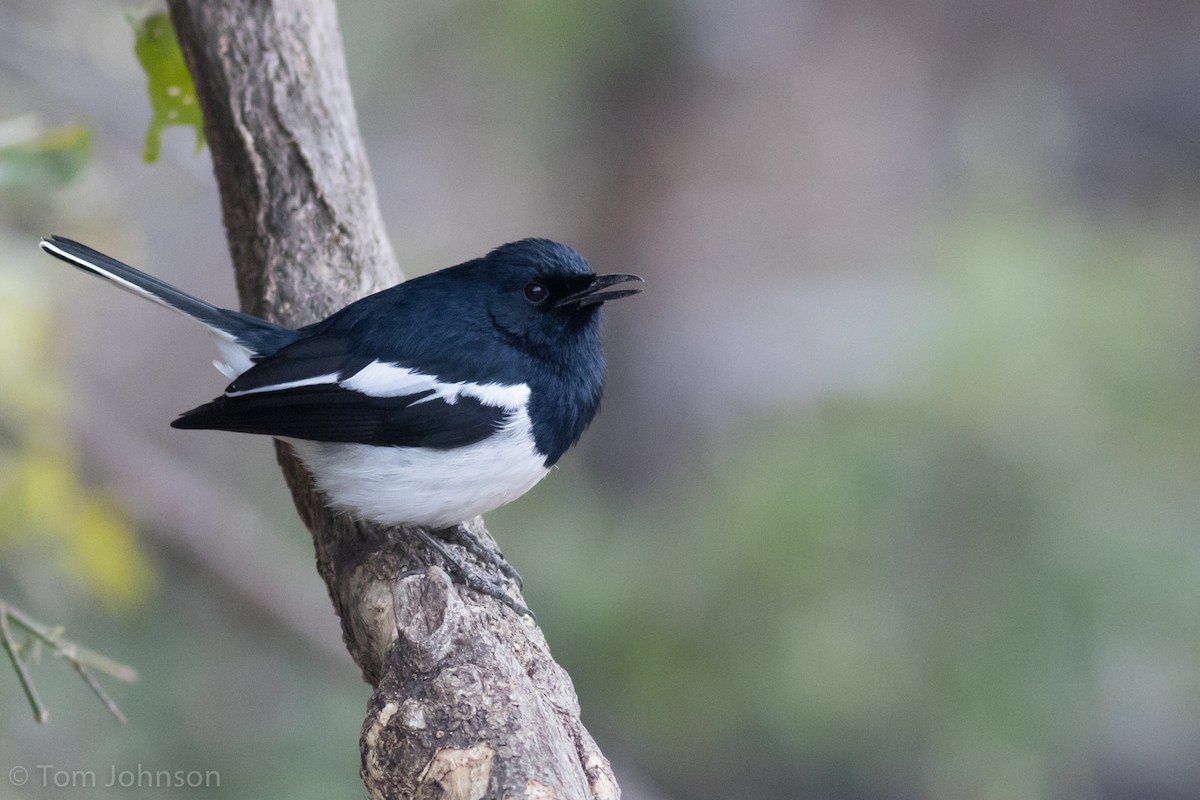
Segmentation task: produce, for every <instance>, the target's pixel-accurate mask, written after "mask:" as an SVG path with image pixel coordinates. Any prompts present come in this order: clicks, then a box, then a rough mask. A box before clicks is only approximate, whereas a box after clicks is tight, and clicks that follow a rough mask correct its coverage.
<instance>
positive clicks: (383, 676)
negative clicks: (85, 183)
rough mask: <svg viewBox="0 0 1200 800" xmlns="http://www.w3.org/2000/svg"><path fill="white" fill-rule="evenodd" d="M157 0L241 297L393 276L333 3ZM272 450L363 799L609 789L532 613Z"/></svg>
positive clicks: (307, 314)
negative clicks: (185, 86) (350, 513)
mask: <svg viewBox="0 0 1200 800" xmlns="http://www.w3.org/2000/svg"><path fill="white" fill-rule="evenodd" d="M168 5H169V7H170V11H171V18H172V21H173V22H174V25H175V28H176V32H177V35H178V37H179V42H180V46H181V47H182V49H183V52H184V56H185V58H186V59H187V62H188V66H189V68H190V69H191V71H192V77H193V79H194V80H195V84H196V90H197V95H198V98H199V100H200V104H201V106H202V108H203V110H204V118H205V135H206V136H207V138H208V142H209V147H210V148H211V150H212V158H213V168H214V170H215V172H216V176H217V183H218V185H219V188H220V194H221V205H222V210H223V214H224V220H225V227H226V234H227V236H228V239H229V249H230V253H231V255H232V258H233V265H234V270H235V272H236V275H237V286H238V292H239V295H240V297H241V302H242V307H243V308H244V309H245V310H246V311H248V312H250V313H254V314H257V315H259V316H262V317H265V318H267V319H270V320H273V321H276V322H279V323H281V324H285V325H290V326H296V325H302V324H306V323H309V322H313V321H315V320H317V319H319V318H321V317H323V316H325V315H327V314H329V313H331V312H332V311H334V310H336V309H337V308H339V307H341V306H343V305H345V304H346V303H347V302H349V301H351V300H354V299H356V298H358V297H361V296H362V295H364V294H367V293H369V292H372V291H376V290H378V289H381V288H384V287H385V286H387V285H390V284H392V283H394V282H395V281H396V280H397V279H398V278H399V271H398V269H397V268H396V263H395V259H394V256H393V255H392V252H391V250H390V248H389V246H388V244H387V240H386V235H385V233H384V229H383V224H382V221H381V218H380V214H379V209H378V206H377V203H376V196H375V190H374V186H373V185H372V183H371V180H370V174H369V169H368V166H367V160H366V155H365V153H364V150H363V146H362V142H361V140H360V138H359V134H358V129H357V123H356V121H355V116H354V108H353V102H352V99H351V95H350V90H349V84H348V81H347V78H346V70H345V61H344V56H343V53H342V49H341V37H340V33H339V30H338V26H337V19H336V15H335V10H334V5H333V2H332V0H277V2H270V3H268V2H263V1H262V0H169V2H168ZM276 449H277V453H278V457H279V461H280V464H281V466H282V468H283V472H284V475H285V477H286V479H287V481H288V485H289V486H290V487H291V490H292V495H293V498H294V499H295V501H296V507H297V509H298V510H299V512H300V516H301V517H302V518H303V520H304V522H305V524H306V525H307V526H308V528H309V530H310V531H311V532H312V535H313V541H314V543H315V546H316V555H317V569H318V571H319V572H320V574H321V576H322V578H324V580H325V583H326V585H327V587H328V589H329V594H330V598H331V599H332V601H333V604H334V606H335V608H336V610H337V612H338V615H339V617H340V618H341V621H342V632H343V637H344V639H345V643H346V647H347V649H348V650H349V651H350V654H351V656H352V657H353V658H354V660H355V662H356V663H357V664H358V665H359V667H360V668H361V670H362V673H363V676H364V678H365V679H366V680H367V682H368V683H370V684H371V685H372V686H373V687H374V688H375V692H374V694H373V695H372V698H371V701H370V705H369V709H368V716H367V719H366V721H365V723H364V725H363V733H362V739H361V743H360V746H361V752H362V758H363V763H362V776H363V780H364V782H365V783H366V786H367V789H368V792H369V794H370V796H371V797H372V798H400V797H405V798H409V797H421V798H425V797H430V798H432V797H447V798H464V799H465V798H483V797H513V798H520V797H540V798H541V797H544V798H585V797H599V798H615V797H618V796H619V789H618V788H617V785H616V782H615V781H614V780H613V776H612V772H611V769H610V767H609V765H608V762H607V760H605V758H604V756H603V755H602V754H601V753H600V750H599V749H598V748H597V747H596V744H595V742H594V741H593V740H592V738H591V736H590V735H589V734H588V732H587V730H586V729H585V728H584V727H583V724H582V723H581V722H580V720H579V707H578V701H577V700H576V698H575V692H574V688H573V687H572V685H571V681H570V678H569V677H568V676H567V674H566V672H565V671H563V670H562V668H561V667H559V666H558V665H557V664H556V663H555V662H554V660H553V659H552V658H551V657H550V653H549V650H548V648H547V647H546V642H545V639H544V638H543V637H542V635H541V631H540V630H538V628H537V626H536V625H535V624H534V623H533V622H532V621H531V620H529V619H528V618H525V617H520V616H518V615H516V614H514V613H513V612H512V611H511V610H509V609H508V608H506V607H504V606H503V605H501V604H500V603H499V602H497V601H496V600H494V599H493V598H490V597H482V596H478V595H476V594H474V593H470V592H464V591H463V590H462V589H461V588H460V587H459V586H457V585H455V584H452V583H451V582H450V580H449V579H448V578H447V576H446V574H445V573H444V572H442V570H440V569H438V568H436V567H432V568H428V569H423V570H422V571H419V572H416V573H413V572H411V569H412V568H413V567H423V566H424V564H423V561H422V560H421V559H419V558H417V557H416V555H418V554H419V552H420V551H418V550H415V548H414V545H413V543H412V541H411V539H410V538H409V537H407V536H405V535H403V531H399V530H391V529H383V528H379V527H377V526H372V525H367V524H363V523H359V522H356V521H354V520H351V519H349V518H347V517H344V516H335V515H333V514H332V513H331V512H330V511H329V510H328V509H327V508H326V506H325V504H324V502H323V501H322V499H321V497H320V496H319V495H318V494H317V493H316V492H315V490H314V489H313V487H312V482H311V479H310V477H309V476H308V474H307V473H306V471H305V470H304V468H303V467H302V465H301V464H300V463H299V462H298V461H297V460H296V459H295V457H294V456H293V455H292V453H291V452H290V450H289V448H287V446H286V445H282V444H277V446H276ZM470 524H471V526H472V530H473V531H474V532H475V533H476V535H477V536H479V537H481V538H484V539H485V540H486V541H490V537H489V536H488V534H487V532H486V530H484V529H483V526H482V522H481V521H480V520H475V521H473V522H472V523H470ZM513 591H514V592H515V587H513Z"/></svg>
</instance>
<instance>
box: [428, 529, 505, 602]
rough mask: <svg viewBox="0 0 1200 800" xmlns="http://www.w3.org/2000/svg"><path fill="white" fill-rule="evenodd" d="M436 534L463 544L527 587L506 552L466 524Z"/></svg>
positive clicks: (487, 562) (469, 551)
mask: <svg viewBox="0 0 1200 800" xmlns="http://www.w3.org/2000/svg"><path fill="white" fill-rule="evenodd" d="M434 535H435V536H441V537H442V538H444V539H448V540H449V541H452V542H454V543H455V544H460V545H462V546H463V548H464V549H465V550H466V551H467V552H468V553H471V554H472V555H474V556H475V557H476V558H478V559H479V560H480V561H482V562H484V563H485V564H488V565H490V566H492V567H494V568H495V569H497V570H499V571H500V574H501V575H503V576H504V577H506V578H508V579H509V580H510V581H512V582H513V583H515V584H516V585H517V588H518V589H524V588H525V581H523V580H521V573H519V572H517V571H516V570H515V569H513V566H512V564H509V563H508V560H507V559H506V558H505V557H504V553H501V552H500V549H499V548H498V547H496V546H495V545H494V544H492V543H491V542H488V541H485V540H483V539H480V538H479V537H478V536H476V535H475V534H473V533H471V531H470V530H469V529H468V528H467V526H466V525H455V526H454V527H453V528H446V529H444V530H440V531H436V532H435V533H434Z"/></svg>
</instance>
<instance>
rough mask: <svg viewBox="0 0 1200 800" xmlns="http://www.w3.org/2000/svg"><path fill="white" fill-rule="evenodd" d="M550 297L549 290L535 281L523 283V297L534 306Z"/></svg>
mask: <svg viewBox="0 0 1200 800" xmlns="http://www.w3.org/2000/svg"><path fill="white" fill-rule="evenodd" d="M548 297H550V290H549V289H547V288H546V287H545V286H542V285H541V284H540V283H537V282H536V281H535V282H533V283H527V284H525V299H526V300H528V301H529V302H531V303H533V304H534V305H535V306H540V305H541V304H542V303H544V302H546V299H547V298H548Z"/></svg>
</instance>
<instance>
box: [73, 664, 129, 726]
mask: <svg viewBox="0 0 1200 800" xmlns="http://www.w3.org/2000/svg"><path fill="white" fill-rule="evenodd" d="M71 666H73V667H74V668H75V671H76V672H78V673H79V677H81V678H83V682H84V683H86V684H87V685H88V688H89V689H91V690H92V693H93V694H95V695H96V697H98V698H100V702H101V703H104V707H105V708H107V709H108V711H109V713H110V714H112V715H113V716H114V717H116V718H117V721H118V722H120V723H121V724H122V725H123V724H125V723H126V722H128V721H129V720H128V719H126V718H125V715H124V714H123V713H121V709H120V708H118V707H117V704H116V702H115V701H114V700H113V699H112V698H111V697H109V696H108V692H106V691H104V687H103V686H101V685H100V681H98V680H96V676H95V675H93V674H92V671H91V670H89V669H88V668H87V667H85V666H84V665H83V664H80V663H79V662H78V661H72V662H71Z"/></svg>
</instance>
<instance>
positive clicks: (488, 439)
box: [41, 236, 644, 612]
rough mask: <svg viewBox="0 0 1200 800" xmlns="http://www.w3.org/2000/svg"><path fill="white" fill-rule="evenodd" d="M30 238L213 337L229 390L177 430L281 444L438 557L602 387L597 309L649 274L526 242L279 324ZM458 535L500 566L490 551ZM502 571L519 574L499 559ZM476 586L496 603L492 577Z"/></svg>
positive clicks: (94, 255)
mask: <svg viewBox="0 0 1200 800" xmlns="http://www.w3.org/2000/svg"><path fill="white" fill-rule="evenodd" d="M41 248H42V249H43V250H44V251H45V252H47V253H49V254H50V255H52V256H55V257H57V258H59V259H61V260H63V261H65V262H67V263H68V264H71V265H72V266H74V267H77V268H79V269H81V270H83V271H84V272H88V273H90V274H92V275H95V276H98V277H100V278H103V279H105V280H107V281H109V282H110V283H112V284H114V285H115V286H117V287H119V288H121V289H124V290H127V291H129V292H132V293H133V294H135V295H138V296H140V297H143V298H145V299H148V300H151V301H153V302H155V303H157V304H159V305H162V306H166V307H167V308H170V309H172V310H174V311H177V312H180V313H182V314H183V315H185V316H187V317H190V318H191V319H193V320H195V321H196V322H198V323H200V324H201V325H202V326H203V327H204V328H206V329H207V330H208V332H209V333H210V334H211V335H212V337H213V340H214V341H215V343H216V346H217V351H218V354H219V358H218V359H217V360H216V361H214V362H213V365H214V366H215V367H216V368H217V369H218V370H219V371H220V372H221V373H222V374H223V375H224V376H225V378H226V379H227V380H228V381H229V383H228V385H227V386H226V387H225V391H224V392H223V393H222V394H221V395H220V396H218V397H216V398H215V399H213V400H212V401H210V402H208V403H204V404H202V405H200V406H197V407H196V408H193V409H191V410H189V411H185V412H183V413H182V414H180V415H179V417H178V418H176V419H175V420H174V421H173V422H172V423H171V425H172V427H175V428H181V429H190V430H221V431H233V432H238V433H251V434H261V435H266V436H272V437H275V438H277V439H281V440H283V441H285V442H287V443H288V444H290V445H291V447H292V449H293V450H294V451H295V453H296V455H297V456H298V457H299V459H300V460H301V462H303V463H304V465H305V466H306V467H307V469H308V471H309V472H310V473H311V475H312V477H313V481H314V483H315V485H316V487H317V489H318V490H319V491H320V492H321V494H322V495H323V497H324V499H325V502H326V503H327V504H328V505H329V507H330V508H332V509H333V510H334V511H335V512H339V513H345V514H349V515H351V516H353V517H355V518H357V519H360V520H364V521H367V522H371V523H375V524H378V525H383V526H388V527H408V528H414V529H416V530H418V531H423V532H425V536H424V537H423V540H424V541H426V542H427V543H429V544H431V545H432V546H434V547H435V548H436V549H437V550H438V552H439V553H440V554H441V555H442V556H443V558H446V559H449V560H451V561H453V560H454V559H453V557H452V556H451V555H450V554H449V552H448V551H447V550H445V549H444V548H443V547H440V546H439V545H438V541H437V540H436V539H435V540H433V541H431V539H430V537H429V536H428V532H429V531H445V530H454V529H457V534H456V535H457V536H458V537H459V538H460V539H461V538H462V537H463V536H464V535H465V529H464V528H462V527H461V523H464V522H465V521H468V520H471V519H474V518H475V517H476V516H479V515H480V514H483V513H486V512H488V511H491V510H493V509H495V508H497V507H499V506H501V505H504V504H505V503H508V502H510V501H512V500H515V499H516V498H518V497H520V496H521V495H523V494H525V493H526V492H527V491H529V489H531V488H532V487H533V486H534V485H535V484H537V483H538V482H539V481H540V480H541V479H542V478H544V477H545V476H546V474H547V473H548V472H549V470H550V468H551V467H553V466H554V465H555V464H556V463H557V462H558V460H559V459H560V458H561V457H562V456H563V454H564V453H565V452H566V451H567V450H568V449H569V448H570V447H572V446H573V445H574V444H575V443H576V442H577V441H578V440H579V438H580V436H581V435H582V434H583V432H584V430H585V429H586V428H587V427H588V425H589V424H590V423H591V422H592V420H593V418H594V417H595V415H596V413H597V411H598V410H599V407H600V400H601V396H602V393H603V388H604V373H605V358H604V351H603V347H602V342H601V313H600V312H601V308H602V306H603V305H604V304H606V303H607V302H609V301H612V300H616V299H618V298H622V297H628V296H631V295H634V294H636V293H638V292H639V291H640V290H641V288H642V287H640V286H635V285H630V284H638V283H644V281H643V280H642V278H640V277H638V276H636V275H630V274H602V275H598V274H595V273H594V272H593V271H592V269H591V267H590V266H589V264H588V262H587V261H586V260H585V259H584V258H583V257H582V256H581V255H580V254H579V253H578V252H576V251H575V250H574V249H573V248H571V247H569V246H567V245H564V244H560V243H558V242H554V241H550V240H548V239H537V238H530V239H522V240H520V241H517V242H512V243H509V244H505V245H502V246H500V247H497V248H495V249H494V250H492V251H491V252H489V253H488V254H487V255H485V256H483V257H481V258H476V259H472V260H470V261H466V262H464V263H462V264H459V265H457V266H452V267H447V268H445V269H442V270H438V271H436V272H431V273H428V274H425V275H421V276H418V277H415V278H412V279H409V280H406V281H403V282H401V283H399V284H397V285H395V286H392V287H391V288H387V289H384V290H382V291H379V292H376V293H375V294H371V295H369V296H367V297H363V298H361V299H359V300H356V301H354V302H352V303H350V304H349V305H347V306H345V307H344V308H342V309H340V310H339V311H336V312H334V313H333V314H331V315H330V316H328V317H326V318H325V319H323V320H321V321H319V322H316V323H313V324H311V325H306V326H304V327H301V328H295V329H290V328H285V327H282V326H279V325H276V324H274V323H271V322H268V321H266V320H263V319H260V318H258V317H254V316H251V315H249V314H245V313H242V312H239V311H232V310H229V309H224V308H220V307H218V306H215V305H213V304H211V303H209V302H207V301H205V300H202V299H200V298H198V297H194V296H192V295H190V294H188V293H186V292H184V291H182V290H180V289H177V288H175V287H174V286H171V285H170V284H168V283H166V282H164V281H161V280H159V279H157V278H155V277H153V276H151V275H148V274H146V273H144V272H141V271H140V270H137V269H135V268H134V267H131V266H129V265H128V264H125V263H123V262H121V261H119V260H117V259H115V258H113V257H111V256H108V255H105V254H103V253H101V252H99V251H97V250H94V249H92V248H91V247H88V246H87V245H83V244H80V243H79V242H76V241H73V240H71V239H68V238H64V237H61V236H48V237H46V238H44V239H42V240H41ZM472 544H474V545H475V547H474V548H472V547H471V545H472ZM466 545H467V547H468V549H473V550H474V551H475V552H476V553H477V554H480V555H482V556H485V560H488V561H491V562H492V563H497V559H496V558H495V556H499V553H498V551H495V552H494V553H488V552H486V548H480V547H479V544H478V542H471V541H470V537H468V541H467V542H466ZM481 549H482V550H483V551H484V552H482V553H481V552H480V550H481ZM497 565H498V566H500V567H501V568H502V569H504V571H505V573H506V574H508V575H509V576H510V577H512V576H515V571H512V572H511V573H510V572H509V571H510V570H511V567H508V565H507V563H506V562H503V557H502V556H499V562H498V563H497ZM451 566H453V567H454V568H455V569H456V570H458V572H459V574H460V575H465V574H466V573H468V572H469V570H467V569H466V568H465V567H464V565H463V564H461V563H457V564H452V565H451ZM467 583H468V585H472V584H471V580H468V581H467ZM475 583H476V584H481V585H474V586H473V588H477V589H481V590H482V591H484V592H485V593H488V594H492V595H493V596H495V595H496V589H497V586H498V584H496V583H494V582H490V583H489V582H487V581H482V582H481V581H479V580H475ZM502 599H504V598H502ZM509 604H510V605H513V604H512V603H509ZM518 610H525V611H526V612H527V609H523V607H519V608H518Z"/></svg>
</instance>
